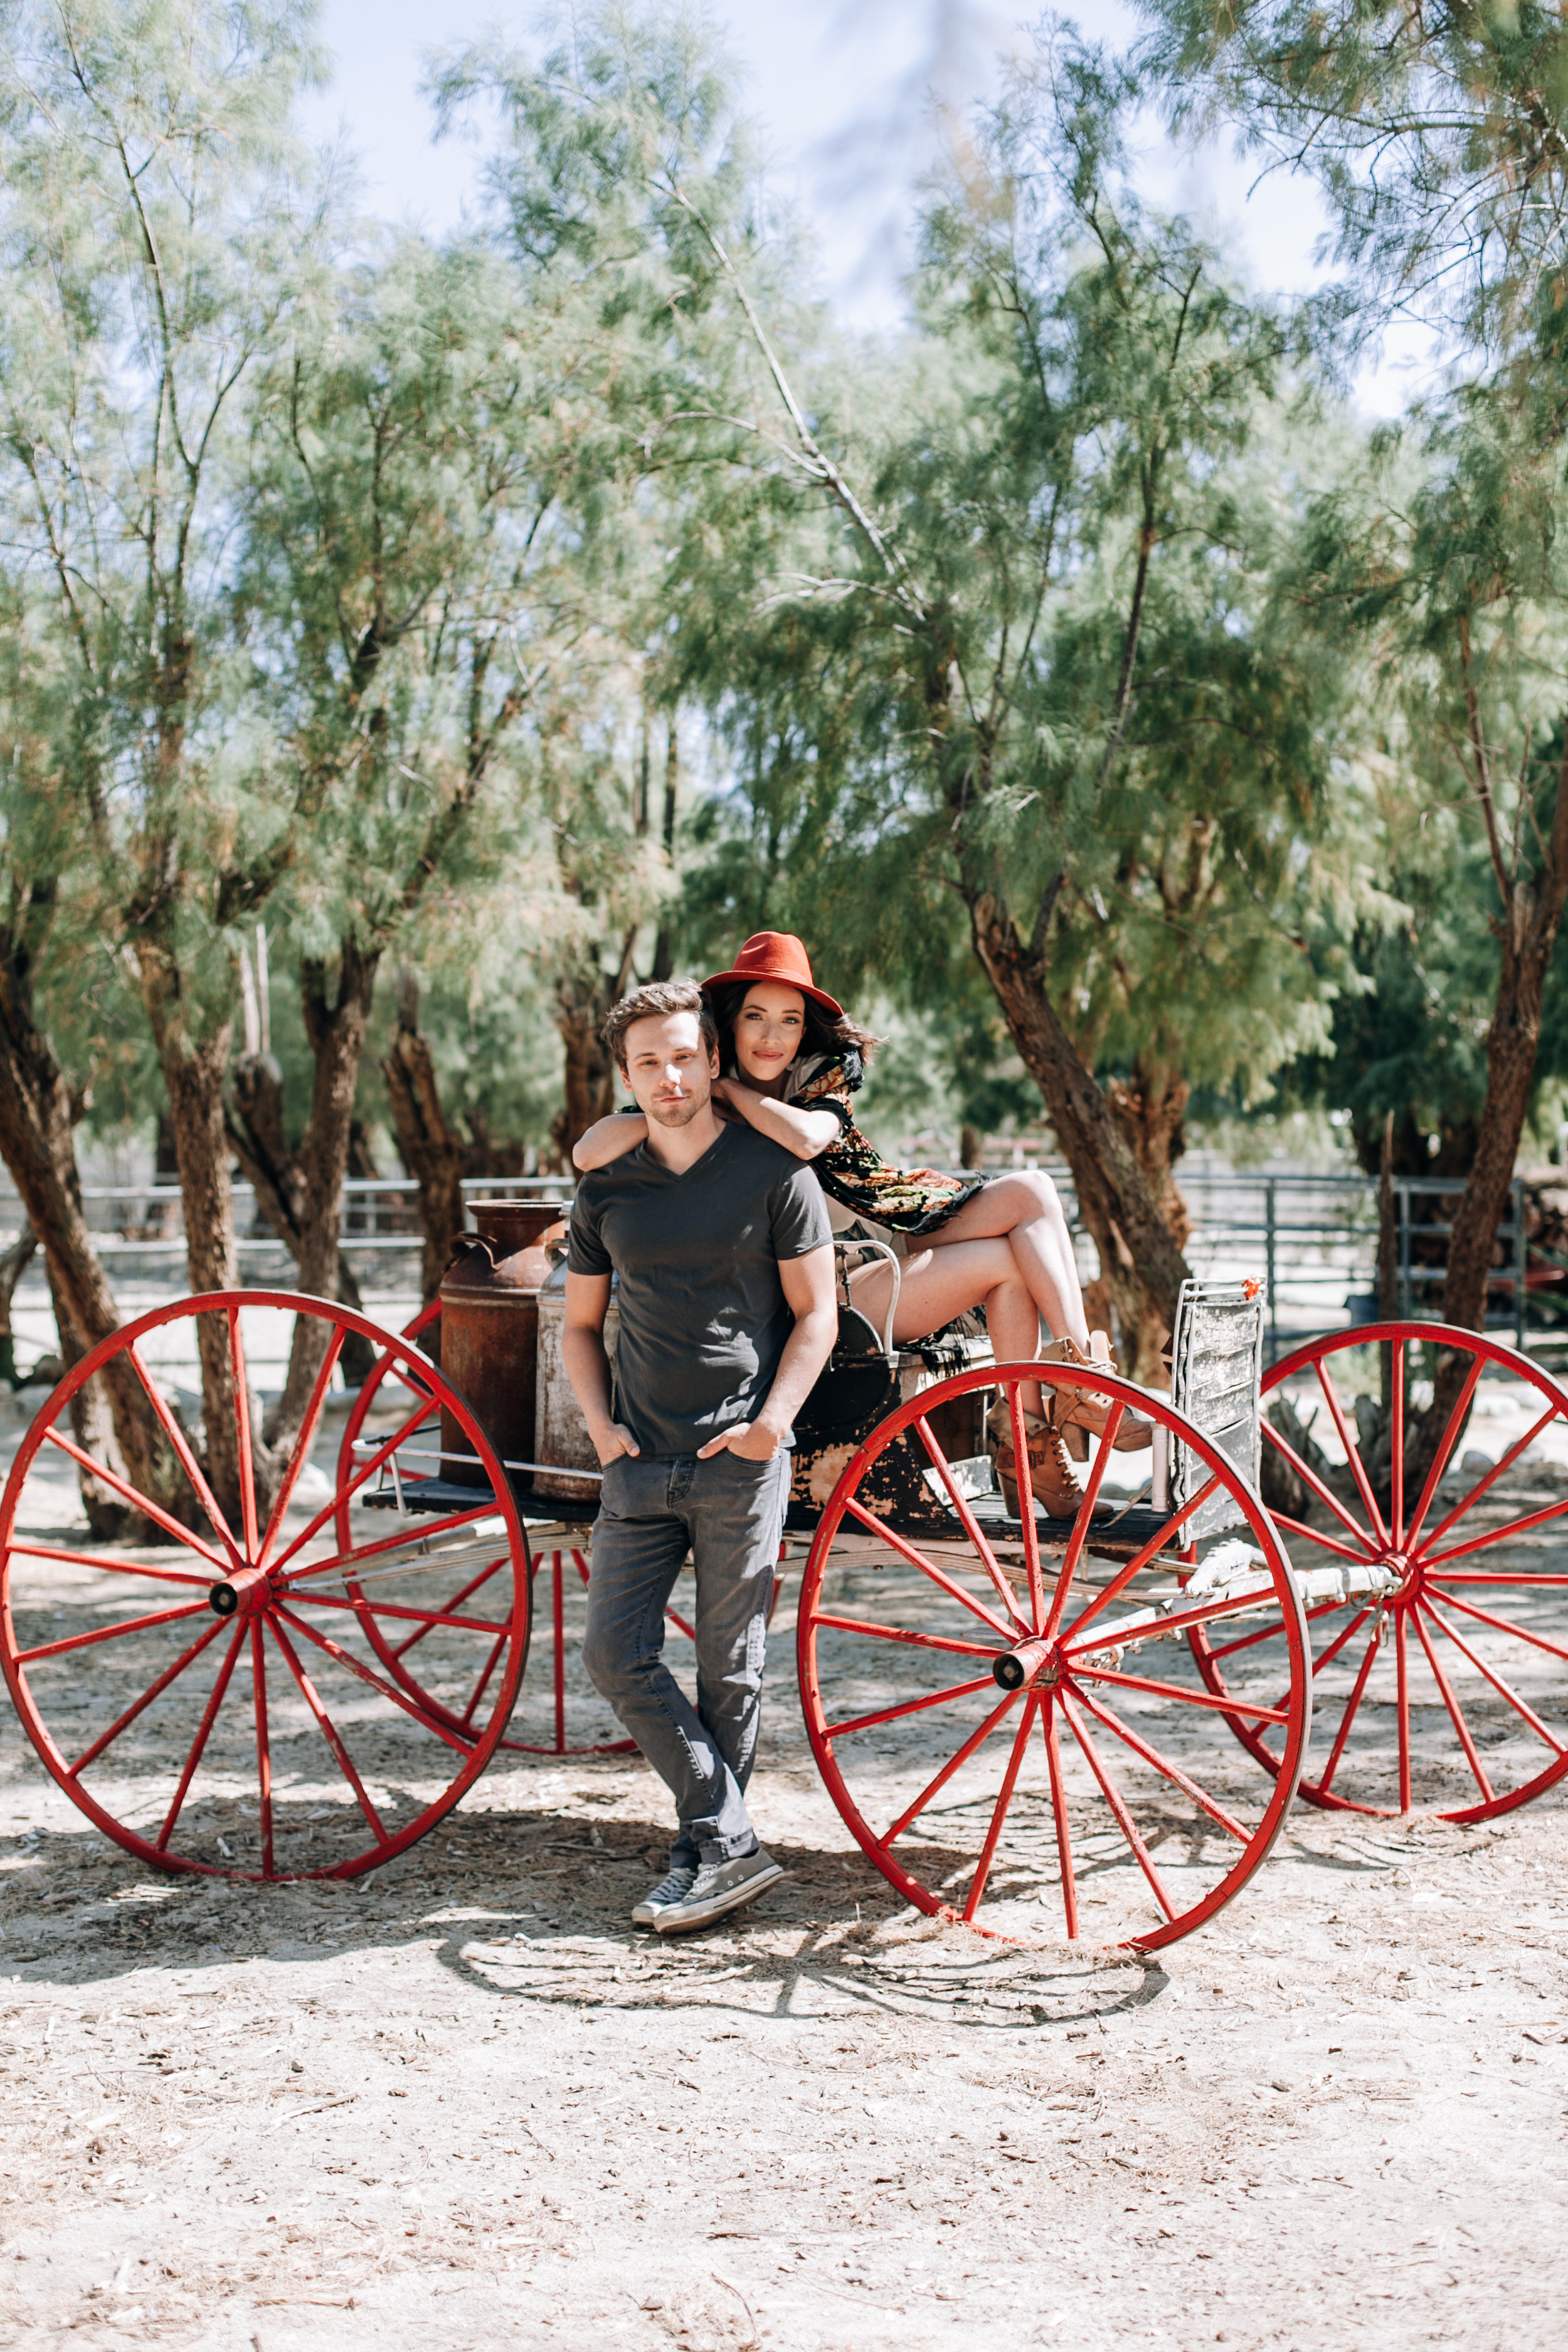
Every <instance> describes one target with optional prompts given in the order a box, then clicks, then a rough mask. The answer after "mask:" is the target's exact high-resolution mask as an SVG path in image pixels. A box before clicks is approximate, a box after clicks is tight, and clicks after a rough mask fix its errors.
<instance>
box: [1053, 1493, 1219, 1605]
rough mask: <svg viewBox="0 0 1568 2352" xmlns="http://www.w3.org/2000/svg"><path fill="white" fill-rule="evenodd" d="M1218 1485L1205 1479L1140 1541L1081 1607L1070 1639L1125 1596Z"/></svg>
mask: <svg viewBox="0 0 1568 2352" xmlns="http://www.w3.org/2000/svg"><path fill="white" fill-rule="evenodd" d="M1218 1485H1219V1481H1218V1479H1217V1478H1208V1479H1205V1482H1204V1484H1203V1485H1202V1486H1200V1487H1199V1488H1198V1491H1197V1493H1196V1494H1195V1495H1194V1496H1193V1497H1192V1499H1191V1501H1190V1502H1186V1503H1184V1504H1183V1506H1182V1507H1181V1509H1180V1510H1179V1511H1173V1513H1172V1514H1171V1517H1169V1518H1168V1519H1167V1520H1166V1521H1165V1523H1164V1525H1163V1527H1162V1528H1159V1529H1158V1530H1157V1532H1156V1533H1155V1534H1153V1535H1152V1536H1151V1537H1150V1538H1149V1539H1148V1541H1147V1542H1146V1543H1142V1544H1140V1546H1139V1547H1138V1549H1137V1550H1136V1551H1135V1552H1134V1553H1133V1555H1132V1557H1131V1559H1130V1560H1128V1561H1127V1562H1126V1563H1125V1565H1124V1566H1123V1567H1121V1568H1120V1569H1118V1570H1117V1572H1116V1574H1115V1575H1114V1576H1113V1577H1112V1578H1111V1579H1110V1582H1109V1583H1107V1584H1102V1585H1101V1587H1100V1591H1098V1592H1097V1593H1096V1594H1095V1596H1094V1599H1093V1600H1092V1601H1090V1602H1089V1606H1088V1607H1087V1608H1086V1609H1080V1610H1079V1613H1078V1615H1077V1616H1076V1617H1075V1618H1074V1619H1073V1621H1072V1623H1071V1624H1070V1625H1069V1626H1068V1629H1067V1633H1066V1634H1065V1636H1064V1639H1065V1640H1066V1641H1068V1643H1077V1642H1078V1641H1079V1639H1080V1637H1081V1635H1082V1633H1083V1629H1084V1627H1085V1626H1086V1625H1091V1624H1092V1623H1093V1622H1094V1620H1095V1619H1096V1618H1097V1617H1098V1616H1099V1615H1100V1612H1101V1610H1103V1609H1108V1608H1109V1607H1110V1603H1111V1602H1112V1601H1119V1600H1120V1599H1121V1595H1122V1594H1123V1593H1124V1592H1125V1591H1126V1590H1127V1588H1128V1586H1129V1585H1130V1584H1131V1581H1132V1580H1133V1578H1134V1577H1136V1576H1142V1573H1143V1570H1145V1569H1146V1568H1147V1567H1148V1565H1149V1563H1150V1561H1151V1560H1152V1559H1158V1558H1159V1556H1160V1554H1161V1553H1162V1552H1163V1551H1164V1550H1166V1549H1168V1548H1169V1546H1170V1543H1171V1539H1172V1538H1173V1536H1177V1535H1179V1534H1180V1533H1181V1531H1182V1529H1183V1528H1184V1527H1185V1525H1186V1523H1187V1521H1188V1520H1189V1519H1190V1518H1191V1517H1192V1516H1193V1513H1194V1511H1199V1510H1201V1509H1202V1508H1203V1507H1204V1505H1205V1503H1206V1502H1207V1501H1208V1499H1209V1496H1211V1495H1212V1494H1214V1492H1215V1489H1216V1487H1217V1486H1218Z"/></svg>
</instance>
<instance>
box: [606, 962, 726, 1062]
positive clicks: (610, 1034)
mask: <svg viewBox="0 0 1568 2352" xmlns="http://www.w3.org/2000/svg"><path fill="white" fill-rule="evenodd" d="M670 1013H695V1014H696V1015H697V1025H698V1027H699V1029H700V1031H701V1033H702V1043H703V1045H705V1046H706V1047H707V1049H708V1051H709V1053H710V1054H711V1053H712V1052H713V1051H714V1050H715V1048H716V1047H717V1045H718V1043H719V1030H718V1026H717V1024H716V1023H715V1021H714V1019H713V1008H712V1006H711V1005H710V1003H709V1002H708V999H707V998H706V997H705V996H704V995H703V993H702V991H701V990H700V988H699V987H698V985H697V982H695V981H694V980H650V981H649V982H648V984H647V987H646V988H634V989H633V991H632V992H631V994H630V995H629V996H623V997H622V999H621V1001H620V1003H618V1004H617V1005H616V1008H615V1010H614V1011H613V1012H612V1013H611V1014H610V1017H609V1019H608V1020H607V1021H606V1022H605V1025H604V1028H603V1029H602V1030H601V1031H600V1033H599V1034H600V1035H601V1036H602V1037H603V1038H604V1041H605V1045H607V1046H608V1047H609V1049H610V1051H611V1053H612V1054H613V1055H615V1057H616V1067H617V1069H619V1070H620V1072H621V1074H622V1076H625V1075H626V1031H627V1030H628V1029H629V1028H630V1027H631V1025H632V1023H633V1022H634V1021H663V1020H665V1019H666V1018H668V1015H669V1014H670Z"/></svg>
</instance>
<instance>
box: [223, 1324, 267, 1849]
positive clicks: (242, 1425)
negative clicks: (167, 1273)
mask: <svg viewBox="0 0 1568 2352" xmlns="http://www.w3.org/2000/svg"><path fill="white" fill-rule="evenodd" d="M225 1313H226V1318H227V1322H228V1360H229V1363H230V1365H231V1367H232V1369H233V1372H234V1420H235V1435H236V1437H237V1440H238V1444H239V1511H240V1519H241V1522H242V1524H243V1527H244V1529H245V1556H246V1558H247V1559H255V1558H256V1542H257V1529H256V1463H255V1460H254V1458H253V1456H252V1454H251V1447H250V1381H249V1375H248V1373H247V1370H246V1363H245V1341H244V1339H243V1338H242V1337H241V1334H240V1328H239V1309H238V1307H227V1308H226V1310H225ZM257 1657H258V1661H259V1660H260V1658H261V1653H260V1651H259V1649H258V1652H257ZM257 1672H258V1674H259V1675H261V1676H262V1677H263V1680H265V1676H266V1672H267V1669H266V1666H265V1664H258V1668H257ZM268 1786H270V1782H269V1783H268ZM271 1819H272V1811H271V1799H270V1797H268V1805H267V1820H268V1832H267V1835H266V1837H265V1838H264V1840H263V1845H264V1847H265V1850H266V1852H267V1854H268V1864H267V1870H266V1875H267V1876H268V1878H270V1877H271V1875H272V1864H271V1861H270V1855H271V1852H272V1833H271V1827H270V1824H271Z"/></svg>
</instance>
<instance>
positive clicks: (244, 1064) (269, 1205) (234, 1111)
mask: <svg viewBox="0 0 1568 2352" xmlns="http://www.w3.org/2000/svg"><path fill="white" fill-rule="evenodd" d="M228 1141H229V1149H230V1150H232V1152H233V1153H234V1156H235V1158H236V1159H237V1160H238V1162H239V1166H240V1171H241V1173H242V1174H243V1175H244V1176H245V1178H246V1180H247V1182H248V1183H249V1184H250V1186H251V1188H252V1190H253V1191H254V1192H255V1194H256V1205H257V1207H258V1210H259V1211H260V1213H261V1214H262V1216H263V1217H264V1218H265V1219H266V1220H267V1223H268V1225H269V1226H270V1227H271V1229H272V1232H273V1234H274V1235H275V1237H276V1238H277V1239H278V1240H279V1241H280V1242H281V1243H282V1244H283V1246H284V1248H285V1249H286V1250H287V1251H288V1253H289V1256H290V1257H291V1258H292V1259H293V1261H294V1264H295V1265H296V1266H298V1265H300V1259H301V1256H302V1255H303V1253H304V1247H305V1239H304V1218H305V1176H304V1171H303V1169H302V1167H301V1166H300V1154H299V1152H298V1151H296V1150H294V1149H293V1147H292V1146H291V1145H290V1144H289V1142H288V1141H287V1140H286V1138H285V1130H284V1126H283V1072H282V1069H281V1068H280V1066H279V1064H278V1063H277V1062H276V1061H275V1060H274V1059H273V1057H272V1055H270V1054H242V1055H240V1057H239V1059H238V1061H237V1063H236V1064H235V1068H234V1102H233V1106H232V1108H231V1112H230V1116H229V1118H228ZM348 1173H349V1174H350V1175H353V1176H357V1175H362V1174H367V1175H371V1176H374V1173H375V1170H374V1164H373V1163H372V1161H371V1158H370V1154H369V1152H368V1150H366V1149H365V1144H364V1138H363V1131H362V1130H361V1129H360V1124H359V1121H358V1120H357V1119H351V1120H350V1122H349V1159H348ZM309 1287H310V1286H309V1284H307V1283H303V1282H302V1283H301V1284H300V1288H301V1289H308V1288H309ZM334 1295H335V1297H336V1298H337V1301H338V1304H339V1305H340V1307H352V1308H353V1312H354V1313H355V1314H356V1315H363V1313H364V1301H363V1298H362V1297H361V1296H360V1287H359V1285H358V1283H357V1282H356V1281H355V1280H354V1277H353V1269H352V1267H351V1266H350V1265H349V1264H348V1262H347V1260H346V1259H344V1258H343V1257H342V1255H340V1256H339V1259H338V1286H337V1290H336V1292H335V1294H334ZM338 1360H339V1362H340V1363H341V1364H342V1370H343V1378H344V1380H345V1381H348V1382H349V1383H350V1384H351V1386H352V1385H353V1384H355V1383H357V1382H359V1381H364V1380H367V1379H368V1378H369V1376H370V1374H371V1372H372V1371H373V1370H374V1366H375V1349H374V1347H373V1346H372V1345H371V1343H370V1341H369V1340H368V1339H361V1338H360V1336H359V1334H358V1332H357V1331H351V1332H350V1333H349V1335H348V1337H347V1339H345V1340H344V1341H343V1344H342V1351H341V1353H340V1355H339V1358H338Z"/></svg>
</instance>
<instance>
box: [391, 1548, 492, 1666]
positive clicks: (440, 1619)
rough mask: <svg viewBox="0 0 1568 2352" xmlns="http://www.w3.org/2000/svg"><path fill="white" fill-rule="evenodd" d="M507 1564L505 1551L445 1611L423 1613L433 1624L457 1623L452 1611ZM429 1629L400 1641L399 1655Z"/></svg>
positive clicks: (410, 1647)
mask: <svg viewBox="0 0 1568 2352" xmlns="http://www.w3.org/2000/svg"><path fill="white" fill-rule="evenodd" d="M507 1564H508V1555H507V1554H506V1553H505V1552H504V1551H503V1552H502V1553H501V1554H500V1558H499V1559H492V1560H491V1562H490V1564H489V1567H488V1568H481V1569H480V1570H479V1574H478V1576H475V1577H470V1578H469V1580H468V1583H467V1584H465V1585H464V1586H463V1588H462V1590H461V1591H460V1592H454V1593H453V1595H452V1598H451V1599H450V1601H447V1602H446V1603H445V1604H444V1612H445V1613H443V1612H434V1611H429V1610H426V1611H425V1612H422V1613H423V1614H424V1615H426V1616H428V1617H429V1619H430V1623H431V1624H438V1625H445V1624H456V1623H457V1622H458V1621H457V1619H456V1617H454V1616H453V1615H452V1614H451V1613H450V1612H452V1611H454V1610H457V1609H460V1608H461V1607H462V1605H463V1603H464V1601H466V1600H467V1599H468V1595H469V1593H470V1592H477V1591H479V1587H480V1585H481V1584H488V1583H489V1580H490V1579H491V1577H492V1576H495V1575H496V1574H498V1573H499V1571H500V1570H501V1569H503V1568H505V1567H506V1566H507ZM354 1581H355V1582H356V1583H357V1582H358V1579H357V1578H356V1579H355V1580H354ZM366 1605H367V1607H368V1608H369V1609H370V1610H371V1612H373V1613H374V1614H375V1615H378V1616H379V1615H383V1614H384V1613H385V1612H384V1610H383V1609H382V1606H381V1604H380V1603H379V1602H377V1601H371V1602H368V1603H367V1604H366ZM484 1630H485V1631H486V1632H487V1633H496V1632H499V1631H500V1628H499V1627H497V1626H494V1625H486V1627H485V1628H484ZM429 1631H430V1625H426V1626H423V1627H422V1628H421V1629H420V1631H419V1632H418V1633H410V1635H409V1636H408V1639H407V1641H406V1642H400V1643H398V1644H397V1651H396V1654H397V1656H398V1657H400V1658H401V1657H403V1656H405V1654H407V1652H408V1651H410V1650H412V1649H416V1648H417V1646H418V1644H419V1643H421V1642H422V1641H424V1639H425V1636H426V1633H429Z"/></svg>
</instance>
